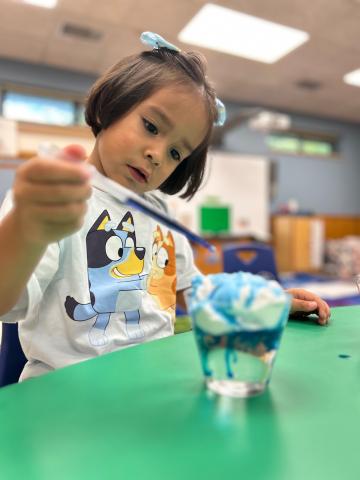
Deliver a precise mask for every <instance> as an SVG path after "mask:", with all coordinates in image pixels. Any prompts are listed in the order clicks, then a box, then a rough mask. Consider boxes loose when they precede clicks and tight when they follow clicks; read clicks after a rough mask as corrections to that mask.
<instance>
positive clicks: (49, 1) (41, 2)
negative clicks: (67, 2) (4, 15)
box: [21, 0, 58, 8]
mask: <svg viewBox="0 0 360 480" xmlns="http://www.w3.org/2000/svg"><path fill="white" fill-rule="evenodd" d="M21 2H22V3H27V4H29V5H35V6H36V7H43V8H55V7H56V6H57V3H58V0H21Z"/></svg>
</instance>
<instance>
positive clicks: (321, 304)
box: [286, 288, 330, 325]
mask: <svg viewBox="0 0 360 480" xmlns="http://www.w3.org/2000/svg"><path fill="white" fill-rule="evenodd" d="M286 291H287V292H288V293H290V294H291V295H292V297H293V300H292V303H291V310H290V315H292V316H293V317H299V318H301V317H306V316H307V315H310V314H311V313H315V314H316V315H317V316H318V323H320V325H326V324H327V323H328V322H329V318H330V307H329V305H328V304H327V303H326V302H325V301H324V300H322V299H321V298H320V297H318V296H317V295H315V294H314V293H312V292H309V291H308V290H304V289H303V288H289V289H287V290H286Z"/></svg>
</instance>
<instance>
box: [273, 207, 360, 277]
mask: <svg viewBox="0 0 360 480" xmlns="http://www.w3.org/2000/svg"><path fill="white" fill-rule="evenodd" d="M271 230H272V244H273V247H274V250H275V256H276V263H277V268H278V270H279V272H316V271H321V270H322V266H323V265H322V262H323V254H324V248H325V242H326V240H328V239H331V238H342V237H345V236H347V235H360V217H359V216H351V215H348V216H345V215H344V216H340V215H317V216H298V215H274V216H273V217H272V221H271Z"/></svg>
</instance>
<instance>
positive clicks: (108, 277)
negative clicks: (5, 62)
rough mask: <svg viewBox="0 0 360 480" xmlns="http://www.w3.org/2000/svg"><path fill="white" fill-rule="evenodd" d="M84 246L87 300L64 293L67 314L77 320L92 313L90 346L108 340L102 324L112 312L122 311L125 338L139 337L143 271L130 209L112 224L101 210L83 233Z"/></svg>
mask: <svg viewBox="0 0 360 480" xmlns="http://www.w3.org/2000/svg"><path fill="white" fill-rule="evenodd" d="M86 248H87V263H88V277H89V290H90V300H91V301H90V303H86V304H82V303H79V302H77V301H76V300H75V299H74V298H73V297H70V296H67V297H66V301H65V309H66V312H67V314H68V315H69V317H70V318H71V319H73V320H76V321H78V322H82V321H84V320H89V319H90V318H94V317H95V322H94V324H93V325H92V327H91V330H90V332H89V339H90V344H91V345H94V346H104V345H106V344H107V343H108V339H107V336H106V333H105V332H106V327H107V326H108V324H109V321H110V315H111V314H112V313H115V312H116V313H119V312H122V313H124V316H125V321H126V332H127V335H128V337H129V338H133V339H134V338H140V337H142V336H143V335H144V333H143V331H142V329H141V326H140V312H139V308H140V305H141V297H142V290H145V289H146V277H147V275H140V274H141V272H142V271H143V267H144V257H145V248H142V247H137V246H136V237H135V227H134V220H133V217H132V215H131V213H130V212H126V214H125V215H124V217H123V218H122V220H121V221H120V223H119V224H118V225H117V226H116V223H114V222H112V221H111V219H110V215H109V213H108V211H107V210H104V211H103V212H102V213H101V215H100V216H99V217H98V219H97V220H96V221H95V223H94V225H93V226H92V227H91V228H90V230H89V232H88V234H87V236H86Z"/></svg>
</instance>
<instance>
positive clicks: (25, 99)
mask: <svg viewBox="0 0 360 480" xmlns="http://www.w3.org/2000/svg"><path fill="white" fill-rule="evenodd" d="M2 111H3V115H4V117H6V118H11V119H13V120H22V121H25V122H35V123H44V124H48V125H62V126H66V125H74V123H75V112H76V106H75V103H74V102H73V101H71V100H62V99H57V98H50V97H41V96H35V95H28V94H24V93H18V92H5V93H4V95H3V104H2Z"/></svg>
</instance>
